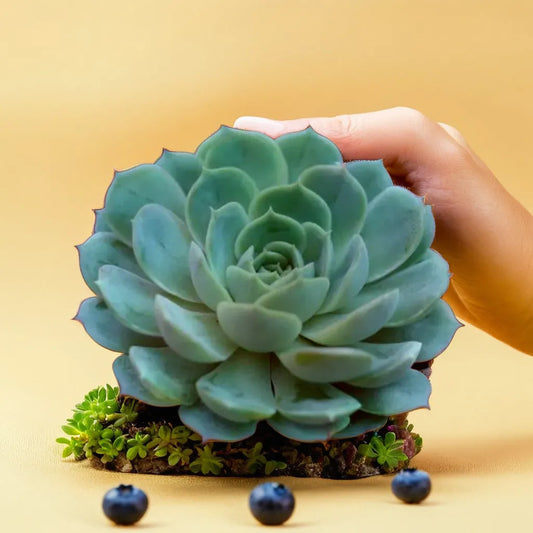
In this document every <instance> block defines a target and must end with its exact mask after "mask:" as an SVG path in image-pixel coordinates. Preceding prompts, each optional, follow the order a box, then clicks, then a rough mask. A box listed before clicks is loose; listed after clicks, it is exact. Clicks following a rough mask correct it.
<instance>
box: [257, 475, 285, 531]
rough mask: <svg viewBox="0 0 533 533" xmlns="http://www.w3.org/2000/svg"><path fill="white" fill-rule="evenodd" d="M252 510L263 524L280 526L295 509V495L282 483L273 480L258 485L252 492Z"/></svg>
mask: <svg viewBox="0 0 533 533" xmlns="http://www.w3.org/2000/svg"><path fill="white" fill-rule="evenodd" d="M249 503H250V511H252V514H253V515H254V517H255V518H257V520H259V522H261V524H264V525H266V526H279V525H280V524H283V522H285V521H286V520H288V519H289V518H290V516H291V515H292V512H293V511H294V496H293V495H292V492H291V491H290V489H288V488H287V487H286V486H285V485H282V484H281V483H273V482H271V481H269V482H267V483H262V484H261V485H257V487H255V488H254V490H252V492H251V493H250V502H249Z"/></svg>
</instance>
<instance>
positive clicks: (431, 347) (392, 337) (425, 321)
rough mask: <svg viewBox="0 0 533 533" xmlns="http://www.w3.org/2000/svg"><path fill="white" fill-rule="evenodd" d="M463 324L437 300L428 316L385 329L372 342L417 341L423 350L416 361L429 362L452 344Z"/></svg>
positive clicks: (445, 304)
mask: <svg viewBox="0 0 533 533" xmlns="http://www.w3.org/2000/svg"><path fill="white" fill-rule="evenodd" d="M461 325H462V324H461V323H460V322H459V321H458V320H457V319H456V318H455V316H454V314H453V311H452V310H451V308H450V306H449V305H448V304H447V303H446V302H445V301H444V300H440V299H439V300H437V301H436V302H435V303H434V304H433V305H432V307H431V308H430V310H429V312H428V314H427V315H426V316H424V317H423V318H421V319H420V320H418V321H417V322H413V323H412V324H407V325H405V326H399V327H397V328H383V329H381V330H380V331H378V332H377V333H376V334H375V335H373V336H372V337H371V338H370V339H369V341H371V342H403V341H409V340H416V341H419V342H421V343H422V348H421V350H420V353H419V354H418V357H417V359H416V361H417V362H418V363H420V362H424V361H429V360H430V359H433V358H434V357H435V356H436V355H438V354H439V353H441V352H442V351H443V350H444V349H445V348H446V347H447V346H448V344H450V342H451V340H452V338H453V336H454V335H455V332H456V331H457V329H458V328H459V327H461Z"/></svg>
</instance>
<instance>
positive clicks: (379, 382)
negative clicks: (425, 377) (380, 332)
mask: <svg viewBox="0 0 533 533" xmlns="http://www.w3.org/2000/svg"><path fill="white" fill-rule="evenodd" d="M421 346H422V345H421V344H420V343H419V342H416V341H407V342H399V343H394V344H374V343H366V342H360V343H357V344H356V345H355V347H356V348H359V349H361V350H366V351H367V352H369V353H372V354H373V358H372V367H371V368H370V369H369V371H368V372H367V373H365V374H363V375H361V376H359V377H356V378H354V379H352V378H350V379H346V380H345V381H346V382H348V383H350V384H351V385H354V386H356V387H365V388H375V387H383V386H385V385H388V384H389V383H392V382H394V381H397V380H398V379H399V378H400V377H401V376H402V375H404V374H405V373H406V372H407V371H408V370H409V369H410V368H411V365H412V364H413V363H414V362H415V361H416V358H417V355H418V354H419V353H420V348H421Z"/></svg>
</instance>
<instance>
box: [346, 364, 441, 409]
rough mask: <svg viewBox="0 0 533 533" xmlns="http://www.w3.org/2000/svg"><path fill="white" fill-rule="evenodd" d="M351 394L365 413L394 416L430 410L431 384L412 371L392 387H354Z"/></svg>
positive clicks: (419, 373) (422, 376) (416, 371)
mask: <svg viewBox="0 0 533 533" xmlns="http://www.w3.org/2000/svg"><path fill="white" fill-rule="evenodd" d="M350 393H351V394H353V395H354V396H355V397H356V398H357V399H358V400H359V401H360V402H361V403H362V405H363V407H362V408H361V409H362V410H363V411H366V412H367V413H372V414H374V415H384V416H393V415H398V414H401V413H407V412H408V411H413V410H414V409H420V408H422V407H425V408H429V404H428V400H429V396H430V394H431V384H430V383H429V380H428V379H427V378H426V376H424V374H422V373H421V372H419V371H418V370H413V369H411V370H408V371H407V373H406V374H404V375H403V376H402V377H401V378H400V379H399V380H398V381H396V382H394V383H391V384H390V385H385V386H384V387H379V388H373V389H365V388H357V387H353V389H352V390H351V391H350Z"/></svg>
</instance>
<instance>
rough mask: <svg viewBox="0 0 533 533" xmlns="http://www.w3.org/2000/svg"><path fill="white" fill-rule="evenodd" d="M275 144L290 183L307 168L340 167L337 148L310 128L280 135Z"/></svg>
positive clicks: (340, 159) (340, 158)
mask: <svg viewBox="0 0 533 533" xmlns="http://www.w3.org/2000/svg"><path fill="white" fill-rule="evenodd" d="M276 144H277V145H278V146H279V147H280V148H281V151H282V152H283V155H284V157H285V160H286V161H287V165H288V167H289V182H291V183H292V182H294V181H296V180H297V179H298V176H300V174H301V173H302V172H303V171H304V170H306V169H307V168H309V167H312V166H315V165H342V154H341V153H340V151H339V149H338V148H337V146H336V145H335V144H334V143H332V142H331V141H330V140H329V139H327V138H326V137H324V136H322V135H320V134H318V133H317V132H316V131H315V130H313V128H311V127H308V128H306V129H305V130H302V131H296V132H294V133H287V134H285V135H282V136H281V137H278V138H277V139H276Z"/></svg>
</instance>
